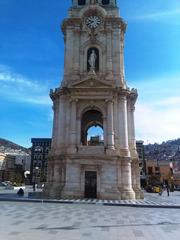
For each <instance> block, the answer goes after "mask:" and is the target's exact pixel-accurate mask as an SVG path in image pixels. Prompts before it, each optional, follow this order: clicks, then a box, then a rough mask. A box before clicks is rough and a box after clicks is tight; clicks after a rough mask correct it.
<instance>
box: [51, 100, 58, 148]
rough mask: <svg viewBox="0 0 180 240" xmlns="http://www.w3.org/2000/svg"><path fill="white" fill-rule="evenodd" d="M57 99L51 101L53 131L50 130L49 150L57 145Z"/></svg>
mask: <svg viewBox="0 0 180 240" xmlns="http://www.w3.org/2000/svg"><path fill="white" fill-rule="evenodd" d="M58 108H59V106H58V100H57V99H55V100H54V101H53V113H54V114H53V115H54V116H53V131H52V143H51V150H52V151H53V149H55V148H56V146H57V129H58V125H57V123H58Z"/></svg>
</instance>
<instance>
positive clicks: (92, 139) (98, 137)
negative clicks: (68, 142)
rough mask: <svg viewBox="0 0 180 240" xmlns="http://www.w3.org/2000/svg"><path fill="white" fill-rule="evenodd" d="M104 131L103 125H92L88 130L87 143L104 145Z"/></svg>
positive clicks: (89, 144)
mask: <svg viewBox="0 0 180 240" xmlns="http://www.w3.org/2000/svg"><path fill="white" fill-rule="evenodd" d="M103 133H104V131H103V128H102V127H101V126H92V127H90V128H89V129H88V130H87V145H88V146H97V145H99V146H102V145H104V134H103Z"/></svg>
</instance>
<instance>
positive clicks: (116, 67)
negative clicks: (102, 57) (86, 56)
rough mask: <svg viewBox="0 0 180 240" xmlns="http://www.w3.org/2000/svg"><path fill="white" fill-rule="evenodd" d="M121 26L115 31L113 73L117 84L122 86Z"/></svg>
mask: <svg viewBox="0 0 180 240" xmlns="http://www.w3.org/2000/svg"><path fill="white" fill-rule="evenodd" d="M120 64H121V62H120V28H118V26H117V27H116V29H114V32H113V75H114V77H115V81H116V85H117V86H120V85H122V84H121V78H120Z"/></svg>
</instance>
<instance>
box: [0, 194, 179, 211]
mask: <svg viewBox="0 0 180 240" xmlns="http://www.w3.org/2000/svg"><path fill="white" fill-rule="evenodd" d="M3 201H6V202H31V203H56V204H57V203H58V204H91V205H101V206H113V207H135V208H171V209H180V205H176V204H172V205H169V204H168V205H166V204H160V203H159V204H158V203H157V204H147V203H137V204H136V203H132V204H131V203H103V202H102V203H101V202H97V203H96V202H93V201H92V200H90V199H89V200H86V201H82V202H81V201H79V200H69V199H68V200H64V199H62V200H52V199H28V198H8V197H0V202H3Z"/></svg>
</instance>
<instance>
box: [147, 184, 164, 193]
mask: <svg viewBox="0 0 180 240" xmlns="http://www.w3.org/2000/svg"><path fill="white" fill-rule="evenodd" d="M146 192H149V193H160V192H161V186H159V185H157V186H152V185H148V186H147V187H146Z"/></svg>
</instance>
